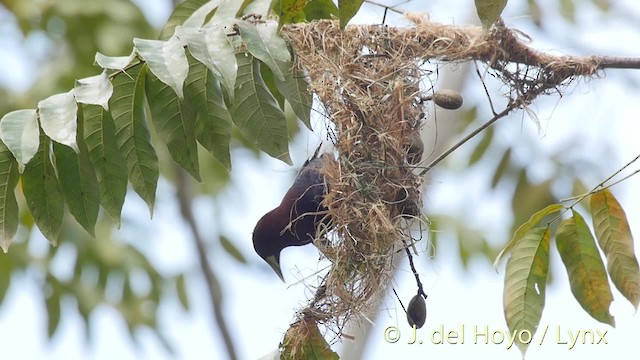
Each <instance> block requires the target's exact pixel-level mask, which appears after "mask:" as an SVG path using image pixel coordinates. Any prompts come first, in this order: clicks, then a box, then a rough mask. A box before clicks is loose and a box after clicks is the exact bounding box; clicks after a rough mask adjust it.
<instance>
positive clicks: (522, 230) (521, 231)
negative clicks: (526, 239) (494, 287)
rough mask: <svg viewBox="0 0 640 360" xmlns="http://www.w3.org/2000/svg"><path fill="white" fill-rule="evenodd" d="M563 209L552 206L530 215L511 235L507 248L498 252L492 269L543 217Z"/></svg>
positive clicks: (558, 205)
mask: <svg viewBox="0 0 640 360" xmlns="http://www.w3.org/2000/svg"><path fill="white" fill-rule="evenodd" d="M563 208H564V206H563V205H561V204H552V205H549V206H547V207H545V208H544V209H542V210H540V211H538V212H536V213H535V214H533V215H531V217H530V218H529V220H528V221H527V222H525V223H524V224H522V225H520V227H518V229H517V230H516V232H515V233H514V234H513V237H512V238H511V240H510V241H509V243H508V244H507V246H505V248H504V249H502V250H501V251H500V253H499V254H498V256H496V259H495V260H494V261H493V267H494V268H495V267H497V266H498V263H499V262H500V259H502V256H504V255H505V254H506V253H508V252H509V251H511V249H512V248H513V247H514V246H515V245H516V244H517V243H518V241H520V239H522V237H523V236H524V235H525V234H526V233H528V232H529V231H530V230H531V229H533V227H534V226H536V225H537V224H538V223H539V222H540V220H542V219H543V218H544V217H545V216H547V215H549V214H553V213H554V212H558V211H560V210H562V209H563Z"/></svg>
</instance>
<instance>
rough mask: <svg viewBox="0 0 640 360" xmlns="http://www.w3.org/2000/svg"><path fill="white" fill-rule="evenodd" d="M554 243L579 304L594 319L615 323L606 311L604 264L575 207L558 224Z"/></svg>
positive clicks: (608, 300) (608, 291) (609, 297)
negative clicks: (570, 214) (569, 214)
mask: <svg viewBox="0 0 640 360" xmlns="http://www.w3.org/2000/svg"><path fill="white" fill-rule="evenodd" d="M556 245H557V247H558V252H559V253H560V257H561V258H562V262H563V263H564V266H565V268H566V269H567V275H568V276H569V283H570V284H571V292H572V293H573V296H574V297H575V298H576V300H578V302H579V303H580V306H582V308H583V309H584V310H585V311H586V312H587V313H588V314H589V315H591V317H593V318H594V319H596V320H598V321H600V322H603V323H606V324H609V325H611V326H615V321H614V319H613V316H611V314H610V313H609V306H610V305H611V302H612V301H613V295H612V294H611V288H610V287H609V279H608V278H607V272H606V270H605V269H604V263H603V262H602V259H601V258H600V252H598V248H597V247H596V242H595V240H594V239H593V236H592V235H591V231H590V230H589V227H588V226H587V223H586V222H585V221H584V219H583V218H582V216H580V214H579V213H577V212H576V211H575V210H573V217H571V218H568V219H564V220H563V221H562V222H561V223H560V226H559V227H558V230H557V231H556Z"/></svg>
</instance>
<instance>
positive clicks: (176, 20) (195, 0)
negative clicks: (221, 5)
mask: <svg viewBox="0 0 640 360" xmlns="http://www.w3.org/2000/svg"><path fill="white" fill-rule="evenodd" d="M208 2H209V0H185V1H183V2H181V3H180V4H178V6H176V8H175V9H174V10H173V12H172V13H171V15H170V16H169V20H167V23H166V24H165V25H164V27H163V28H162V31H160V36H158V38H159V39H160V40H166V39H168V38H170V37H171V36H172V35H173V32H174V30H175V28H176V26H178V25H181V24H182V23H184V22H185V21H186V20H187V19H188V18H189V17H190V16H191V15H192V14H193V13H194V12H195V11H196V10H198V9H199V8H201V7H202V6H203V5H204V4H206V3H208ZM227 2H228V1H227Z"/></svg>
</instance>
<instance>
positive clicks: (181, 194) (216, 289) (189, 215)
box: [174, 165, 238, 360]
mask: <svg viewBox="0 0 640 360" xmlns="http://www.w3.org/2000/svg"><path fill="white" fill-rule="evenodd" d="M174 168H175V174H176V198H177V200H178V203H179V205H180V214H181V215H182V218H183V219H184V221H185V222H186V223H187V225H188V226H189V229H190V230H191V235H192V237H193V240H194V242H195V245H196V250H197V252H198V260H199V261H198V263H199V265H200V269H201V270H202V275H203V276H204V278H205V280H206V283H207V289H208V291H209V300H211V308H212V310H213V314H214V319H213V321H214V324H216V325H217V327H218V331H220V334H221V335H222V338H223V340H224V345H225V347H226V349H227V354H228V355H229V359H230V360H236V359H238V355H237V354H236V350H235V347H234V346H233V341H232V339H231V334H230V333H229V329H228V327H227V324H226V321H225V317H224V313H223V311H222V302H223V298H222V289H221V286H220V282H219V281H218V278H217V276H216V275H215V273H214V272H213V268H212V267H211V264H210V263H209V259H208V258H207V246H206V243H205V241H204V239H203V238H202V236H201V234H200V230H198V225H197V224H196V220H195V217H194V216H193V212H192V211H191V200H192V195H191V193H190V192H189V184H188V183H187V178H186V175H185V172H184V171H183V170H182V169H181V168H179V167H178V166H177V165H174Z"/></svg>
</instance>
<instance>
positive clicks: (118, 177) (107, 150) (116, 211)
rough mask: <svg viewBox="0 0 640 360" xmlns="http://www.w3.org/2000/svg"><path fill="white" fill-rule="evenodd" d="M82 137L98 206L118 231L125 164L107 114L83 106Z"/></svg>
mask: <svg viewBox="0 0 640 360" xmlns="http://www.w3.org/2000/svg"><path fill="white" fill-rule="evenodd" d="M82 114H83V133H84V134H83V136H84V142H85V144H86V145H87V150H88V151H89V160H91V164H92V165H93V168H94V169H95V172H96V177H97V179H98V188H99V190H100V204H102V207H103V208H104V210H105V211H106V213H107V214H108V215H109V217H110V218H111V219H112V220H113V222H114V223H115V224H116V226H117V227H118V228H119V227H120V214H121V212H122V205H123V204H124V198H125V196H126V195H127V163H126V161H125V159H124V156H122V154H121V153H120V149H119V148H118V143H117V142H116V129H115V124H114V122H113V119H112V118H111V114H110V113H109V112H108V111H104V109H102V108H101V107H99V106H96V105H83V106H82Z"/></svg>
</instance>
